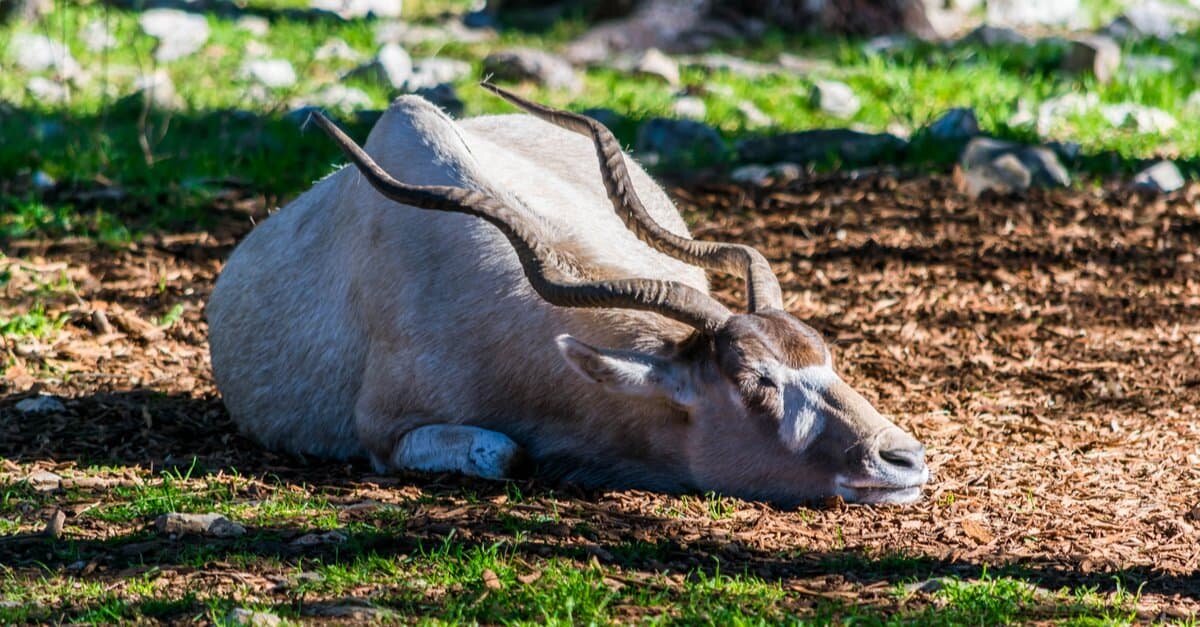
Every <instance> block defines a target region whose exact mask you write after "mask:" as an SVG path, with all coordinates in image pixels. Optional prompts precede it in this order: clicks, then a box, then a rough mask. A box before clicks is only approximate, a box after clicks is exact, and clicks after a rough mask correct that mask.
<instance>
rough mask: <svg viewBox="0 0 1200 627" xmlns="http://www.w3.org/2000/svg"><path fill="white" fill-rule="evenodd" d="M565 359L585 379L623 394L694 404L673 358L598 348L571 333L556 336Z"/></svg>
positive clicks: (685, 379)
mask: <svg viewBox="0 0 1200 627" xmlns="http://www.w3.org/2000/svg"><path fill="white" fill-rule="evenodd" d="M555 341H556V342H557V343H558V350H559V352H561V353H562V356H563V359H565V360H566V361H567V364H568V365H570V366H571V369H572V370H574V371H575V372H578V373H579V374H580V375H582V376H583V377H584V378H585V379H588V380H589V381H593V382H595V383H599V384H600V385H603V386H604V387H606V388H608V389H610V390H612V391H614V392H620V393H621V394H628V395H630V396H642V397H648V398H649V397H660V398H668V399H670V400H671V401H673V402H675V403H677V404H679V405H684V406H687V405H690V404H691V399H693V398H694V397H695V394H693V393H692V390H691V385H690V383H689V382H688V379H687V377H686V376H684V371H683V369H682V368H679V367H677V366H676V365H675V364H674V363H672V362H670V361H669V360H665V359H662V358H659V357H655V356H653V355H646V354H644V353H637V352H633V351H618V350H609V349H603V348H596V347H595V346H591V345H589V344H585V343H583V342H580V341H579V340H577V339H575V338H573V337H571V336H569V335H560V336H558V337H557V338H555Z"/></svg>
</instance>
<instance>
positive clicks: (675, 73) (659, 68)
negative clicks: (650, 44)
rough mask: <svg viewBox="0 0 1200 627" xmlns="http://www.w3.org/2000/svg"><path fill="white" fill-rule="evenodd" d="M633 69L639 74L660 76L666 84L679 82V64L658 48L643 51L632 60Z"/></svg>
mask: <svg viewBox="0 0 1200 627" xmlns="http://www.w3.org/2000/svg"><path fill="white" fill-rule="evenodd" d="M633 71H634V72H636V73H637V74H638V75H641V76H652V77H654V78H660V79H662V80H663V81H665V82H666V83H667V84H668V85H678V84H679V64H678V63H676V62H675V59H672V58H671V57H668V56H667V55H665V54H663V52H662V51H661V50H659V49H658V48H650V49H649V50H647V51H645V52H643V53H642V54H641V56H639V57H638V58H637V60H636V61H635V62H634V64H633Z"/></svg>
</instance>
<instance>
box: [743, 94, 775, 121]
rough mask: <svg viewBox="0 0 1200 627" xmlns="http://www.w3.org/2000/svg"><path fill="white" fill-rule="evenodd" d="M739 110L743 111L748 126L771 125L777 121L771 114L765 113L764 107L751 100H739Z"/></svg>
mask: <svg viewBox="0 0 1200 627" xmlns="http://www.w3.org/2000/svg"><path fill="white" fill-rule="evenodd" d="M737 110H738V113H741V114H742V117H743V118H745V120H746V126H749V127H756V126H771V125H772V124H774V123H775V120H772V119H771V116H769V115H767V114H766V113H764V112H763V110H762V109H759V108H758V106H757V105H755V104H754V103H753V102H750V101H749V100H742V101H740V102H738V103H737Z"/></svg>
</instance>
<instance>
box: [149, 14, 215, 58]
mask: <svg viewBox="0 0 1200 627" xmlns="http://www.w3.org/2000/svg"><path fill="white" fill-rule="evenodd" d="M138 24H139V25H140V26H141V27H142V31H143V32H145V33H146V34H147V35H150V36H151V37H154V38H155V39H157V40H158V45H157V46H155V48H154V58H155V59H156V60H158V61H160V62H164V63H166V62H170V61H174V60H176V59H181V58H183V57H186V56H188V55H191V54H194V53H195V52H196V51H198V50H200V48H203V47H204V43H205V42H207V41H208V36H209V28H208V20H207V19H205V18H204V16H203V15H199V14H196V13H188V12H187V11H182V10H179V9H150V10H148V11H144V12H142V14H141V16H139V17H138Z"/></svg>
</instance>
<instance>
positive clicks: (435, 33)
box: [375, 20, 496, 46]
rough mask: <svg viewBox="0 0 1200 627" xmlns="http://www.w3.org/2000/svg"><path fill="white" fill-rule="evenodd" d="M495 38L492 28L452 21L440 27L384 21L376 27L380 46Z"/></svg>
mask: <svg viewBox="0 0 1200 627" xmlns="http://www.w3.org/2000/svg"><path fill="white" fill-rule="evenodd" d="M495 38H496V31H494V30H492V29H490V28H468V27H466V26H464V25H463V23H462V21H461V20H450V21H447V22H445V23H443V24H441V25H439V26H427V25H424V24H409V23H407V22H400V21H395V20H389V21H382V22H380V23H379V24H378V25H377V26H376V27H375V43H376V44H378V45H383V44H388V43H390V44H404V45H406V46H412V45H414V44H420V43H426V42H441V41H453V42H456V43H460V44H473V43H480V42H484V41H491V40H493V39H495Z"/></svg>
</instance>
